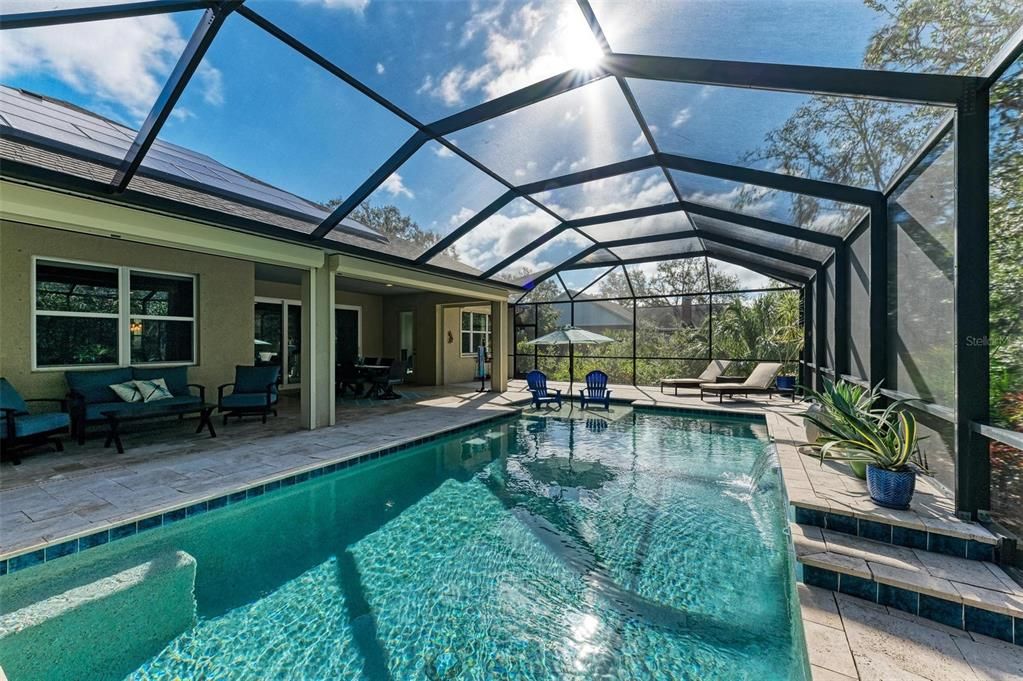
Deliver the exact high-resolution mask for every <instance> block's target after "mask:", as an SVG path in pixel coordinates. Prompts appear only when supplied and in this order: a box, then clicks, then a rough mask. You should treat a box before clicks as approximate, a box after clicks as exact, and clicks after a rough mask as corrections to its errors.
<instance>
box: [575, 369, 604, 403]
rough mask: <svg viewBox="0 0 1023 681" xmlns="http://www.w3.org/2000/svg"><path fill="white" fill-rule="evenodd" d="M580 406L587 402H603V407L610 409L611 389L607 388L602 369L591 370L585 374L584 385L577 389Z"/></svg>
mask: <svg viewBox="0 0 1023 681" xmlns="http://www.w3.org/2000/svg"><path fill="white" fill-rule="evenodd" d="M579 402H580V407H582V408H583V409H585V408H586V405H587V404H603V405H604V409H608V410H610V409H611V391H610V390H608V389H607V374H605V373H604V372H603V371H591V372H590V373H588V374H586V387H585V388H580V389H579Z"/></svg>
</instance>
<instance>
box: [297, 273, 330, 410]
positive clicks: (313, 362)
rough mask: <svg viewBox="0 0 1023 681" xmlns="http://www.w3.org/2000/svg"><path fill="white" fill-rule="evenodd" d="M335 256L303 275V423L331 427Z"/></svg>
mask: <svg viewBox="0 0 1023 681" xmlns="http://www.w3.org/2000/svg"><path fill="white" fill-rule="evenodd" d="M336 270H337V256H329V257H327V259H326V262H325V263H324V265H323V266H322V267H317V268H314V269H309V270H306V271H304V272H303V273H302V391H301V394H302V423H304V424H305V425H306V427H307V428H309V429H313V428H322V427H323V426H332V425H334V415H335V412H334V408H335V404H334V364H335V362H334V277H335V271H336Z"/></svg>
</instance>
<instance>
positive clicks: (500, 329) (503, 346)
mask: <svg viewBox="0 0 1023 681" xmlns="http://www.w3.org/2000/svg"><path fill="white" fill-rule="evenodd" d="M508 309H509V308H508V303H506V302H503V301H502V302H497V301H494V302H492V303H490V344H491V346H492V347H491V348H490V389H491V390H495V391H497V392H504V391H505V390H507V389H508V352H509V347H508V334H509V331H508V323H509V319H508Z"/></svg>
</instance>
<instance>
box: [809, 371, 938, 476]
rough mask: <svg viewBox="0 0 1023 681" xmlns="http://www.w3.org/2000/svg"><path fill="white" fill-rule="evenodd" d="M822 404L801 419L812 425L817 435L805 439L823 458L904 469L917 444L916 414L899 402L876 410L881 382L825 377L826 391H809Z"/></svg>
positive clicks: (894, 469) (911, 458) (822, 460)
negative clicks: (868, 384) (864, 384)
mask: <svg viewBox="0 0 1023 681" xmlns="http://www.w3.org/2000/svg"><path fill="white" fill-rule="evenodd" d="M808 392H809V393H810V394H811V395H812V396H813V397H814V398H815V399H817V401H818V402H819V403H820V404H821V406H822V407H823V408H824V411H823V412H822V413H820V414H813V413H807V414H804V418H806V419H808V420H809V421H811V422H812V423H813V424H814V425H816V426H817V427H818V428H819V429H820V431H821V435H820V437H818V438H817V442H813V443H809V444H810V447H812V448H813V451H814V453H815V454H816V455H817V456H819V457H820V460H821V463H823V462H824V460H825V459H830V460H833V461H846V462H864V463H869V464H873V465H874V466H876V467H878V468H882V469H884V470H889V471H902V470H905V469H906V467H907V466H908V465H909V463H910V461H912V460H913V456H914V453H915V452H916V449H917V440H918V438H917V427H916V418H914V416H913V414H912V413H911V412H909V411H908V410H906V409H899V407H900V406H901V405H902V402H901V401H894V402H892V403H891V404H890V405H888V407H887V408H885V409H875V408H874V405H875V404H876V403H877V401H878V400H879V399H880V398H881V392H880V385H878V386H874V387H873V388H871V389H869V390H868V389H866V388H863V387H861V386H858V385H855V384H853V383H849V382H847V381H837V382H834V383H833V382H831V381H825V383H824V390H823V391H821V392H816V391H813V390H809V391H808Z"/></svg>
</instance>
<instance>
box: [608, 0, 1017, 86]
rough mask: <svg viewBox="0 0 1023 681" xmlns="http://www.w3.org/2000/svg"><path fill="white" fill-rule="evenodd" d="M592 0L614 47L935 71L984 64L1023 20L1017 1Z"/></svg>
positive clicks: (971, 70)
mask: <svg viewBox="0 0 1023 681" xmlns="http://www.w3.org/2000/svg"><path fill="white" fill-rule="evenodd" d="M591 4H592V6H593V10H594V12H595V14H596V17H597V20H598V21H599V22H600V25H601V27H602V28H603V29H604V33H605V34H606V36H607V39H608V42H609V43H610V45H611V49H613V50H615V51H617V52H628V53H634V54H660V55H666V56H674V57H698V58H704V59H726V60H733V61H752V62H764V63H775V64H806V65H810V66H839V67H849V68H860V67H865V68H870V69H884V70H891V71H922V72H929V73H957V74H979V73H981V71H982V69H983V67H984V65H986V64H987V62H988V60H990V59H991V58H992V57H993V56H994V55H995V54H996V53H997V52H998V49H999V48H1000V47H1001V46H1002V44H1003V43H1004V42H1005V41H1006V40H1008V39H1009V37H1010V36H1011V35H1012V33H1013V32H1014V31H1015V30H1016V29H1017V28H1019V26H1020V24H1021V23H1023V7H1021V6H1020V4H1019V3H1016V2H996V3H988V2H979V1H967V2H962V3H957V4H956V5H955V11H947V12H946V11H942V8H943V7H945V6H944V5H942V4H940V3H939V4H933V5H931V4H928V5H922V6H921V5H917V4H915V3H860V2H836V1H835V0H804V1H802V2H791V3H778V2H762V1H761V0H727V1H724V2H696V1H693V2H685V3H682V4H681V5H680V4H679V3H678V2H675V1H674V0H645V1H644V2H642V3H626V2H619V1H618V0H593V2H592V3H591ZM737 27H742V30H737ZM920 36H926V40H925V41H923V39H922V38H921V37H920ZM921 42H924V44H920V43H921Z"/></svg>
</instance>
